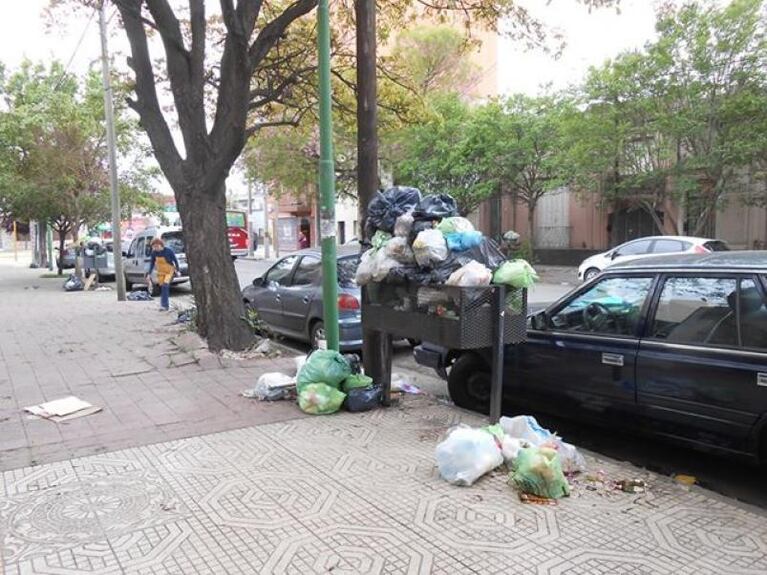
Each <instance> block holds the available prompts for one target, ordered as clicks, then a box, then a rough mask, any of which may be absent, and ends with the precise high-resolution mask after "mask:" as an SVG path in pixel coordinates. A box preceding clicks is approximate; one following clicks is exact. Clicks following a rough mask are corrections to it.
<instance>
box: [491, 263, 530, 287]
mask: <svg viewBox="0 0 767 575" xmlns="http://www.w3.org/2000/svg"><path fill="white" fill-rule="evenodd" d="M537 281H538V274H537V273H536V271H535V270H534V269H533V266H531V265H530V264H529V263H527V262H526V261H525V260H513V261H508V262H504V263H502V264H501V265H500V267H499V268H498V269H497V270H495V273H494V274H493V283H495V284H505V285H510V286H512V287H515V288H530V287H533V284H535V282H537Z"/></svg>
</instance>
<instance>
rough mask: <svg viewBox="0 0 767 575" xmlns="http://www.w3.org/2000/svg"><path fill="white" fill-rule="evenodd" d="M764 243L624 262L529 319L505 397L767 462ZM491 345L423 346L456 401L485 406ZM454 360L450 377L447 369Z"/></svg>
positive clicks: (422, 359)
mask: <svg viewBox="0 0 767 575" xmlns="http://www.w3.org/2000/svg"><path fill="white" fill-rule="evenodd" d="M766 288H767V252H721V253H712V254H708V255H673V256H660V257H653V258H647V259H643V260H635V261H631V262H627V263H625V264H618V265H615V266H612V267H610V268H608V269H607V270H605V271H604V272H603V273H602V274H601V275H599V276H598V277H596V278H595V279H593V280H591V281H590V282H588V283H586V284H585V285H583V286H581V287H580V288H578V289H577V290H575V291H573V292H571V293H570V294H568V295H567V296H565V297H564V298H563V299H561V300H560V301H558V302H557V303H555V304H553V305H551V306H549V307H547V308H546V309H545V310H543V311H539V312H537V313H535V314H533V315H531V316H530V317H529V319H528V340H527V343H526V344H524V345H522V346H520V347H519V348H517V349H516V350H514V349H513V348H508V349H507V353H506V360H505V361H506V363H505V371H504V404H505V405H506V406H512V405H513V409H514V411H517V410H518V409H519V408H520V407H522V406H524V407H525V408H527V409H533V410H536V409H537V410H540V411H548V412H551V413H555V414H559V415H564V416H566V417H567V416H569V417H575V416H576V414H577V417H579V418H581V419H584V420H591V421H593V422H595V423H598V424H607V425H621V426H624V427H628V428H630V429H632V430H636V431H640V432H645V433H649V434H653V435H657V436H661V437H664V438H669V439H672V440H674V441H677V442H682V443H684V444H687V445H689V446H693V447H697V448H703V449H706V450H709V451H715V452H719V453H724V454H730V455H737V456H743V457H747V458H750V459H752V460H755V459H760V460H761V461H762V462H767V307H765V301H767V300H766V296H767V289H766ZM489 354H490V352H489V350H487V351H484V350H481V351H479V352H458V351H453V350H444V349H440V348H435V347H432V346H429V345H427V344H424V345H423V346H421V348H419V349H417V352H416V359H417V361H418V362H419V363H421V364H423V365H428V366H431V367H434V368H436V369H437V370H438V372H440V373H442V374H443V376H445V377H446V378H447V380H448V387H449V391H450V395H451V397H452V398H453V401H454V402H455V403H456V404H457V405H459V406H461V407H466V408H469V409H473V410H477V411H484V412H486V411H487V410H488V406H489V397H490V373H489ZM448 369H449V375H448Z"/></svg>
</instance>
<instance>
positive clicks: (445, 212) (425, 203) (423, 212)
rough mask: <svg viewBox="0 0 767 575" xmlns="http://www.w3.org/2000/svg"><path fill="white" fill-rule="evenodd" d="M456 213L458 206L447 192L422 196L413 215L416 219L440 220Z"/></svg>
mask: <svg viewBox="0 0 767 575" xmlns="http://www.w3.org/2000/svg"><path fill="white" fill-rule="evenodd" d="M457 215H458V206H457V205H456V203H455V200H454V199H453V197H452V196H449V195H448V194H431V195H428V196H424V197H423V199H422V200H421V201H420V202H419V203H418V206H417V207H416V209H415V211H414V212H413V217H414V218H415V219H416V221H418V220H441V219H442V218H452V217H454V216H457Z"/></svg>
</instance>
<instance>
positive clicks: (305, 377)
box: [296, 349, 352, 393]
mask: <svg viewBox="0 0 767 575" xmlns="http://www.w3.org/2000/svg"><path fill="white" fill-rule="evenodd" d="M351 374H352V368H351V366H350V365H349V362H348V361H346V359H344V356H342V355H341V354H340V353H338V352H337V351H333V350H330V349H318V350H317V351H315V352H313V353H312V354H311V355H310V356H309V357H308V358H307V360H306V363H305V364H304V365H303V367H302V368H301V371H299V372H298V377H297V378H296V389H297V391H298V393H301V391H302V390H303V389H304V387H306V386H307V385H309V384H311V383H324V384H325V385H329V386H330V387H335V388H336V389H338V386H340V385H341V382H342V381H343V380H345V379H346V378H347V377H349V376H350V375H351Z"/></svg>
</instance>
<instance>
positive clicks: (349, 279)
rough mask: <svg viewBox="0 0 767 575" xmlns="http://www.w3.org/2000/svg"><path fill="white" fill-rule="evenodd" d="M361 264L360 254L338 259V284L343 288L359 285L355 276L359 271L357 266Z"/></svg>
mask: <svg viewBox="0 0 767 575" xmlns="http://www.w3.org/2000/svg"><path fill="white" fill-rule="evenodd" d="M359 265H360V256H359V255H354V256H350V257H346V258H341V259H339V260H338V285H339V286H340V287H342V288H353V287H357V282H356V281H355V280H354V276H355V275H356V273H357V266H359Z"/></svg>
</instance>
